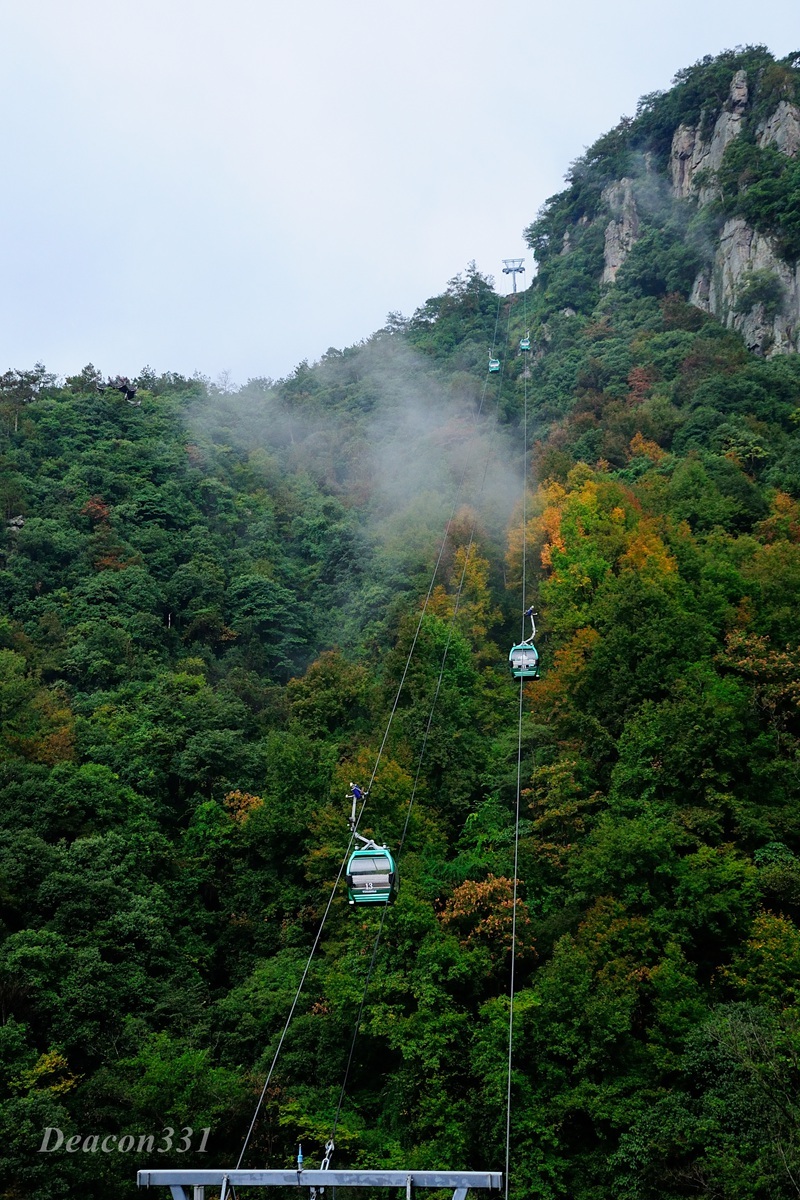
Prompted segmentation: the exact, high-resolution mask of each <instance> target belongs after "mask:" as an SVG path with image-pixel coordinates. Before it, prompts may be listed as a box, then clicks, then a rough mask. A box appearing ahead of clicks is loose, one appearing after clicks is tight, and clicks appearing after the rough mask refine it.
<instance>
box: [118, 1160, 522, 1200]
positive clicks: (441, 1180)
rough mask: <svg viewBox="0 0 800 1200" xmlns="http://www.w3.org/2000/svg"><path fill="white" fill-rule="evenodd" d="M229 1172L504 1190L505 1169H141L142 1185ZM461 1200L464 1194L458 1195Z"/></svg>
mask: <svg viewBox="0 0 800 1200" xmlns="http://www.w3.org/2000/svg"><path fill="white" fill-rule="evenodd" d="M226 1176H227V1178H228V1182H229V1183H231V1184H233V1185H234V1186H235V1187H332V1188H333V1187H399V1188H404V1189H408V1188H409V1187H415V1188H452V1189H453V1190H454V1191H455V1192H456V1193H458V1192H461V1191H465V1190H466V1189H469V1188H487V1189H489V1190H490V1191H495V1192H497V1191H501V1190H502V1187H503V1174H502V1171H235V1170H232V1169H230V1168H229V1169H228V1170H209V1169H202V1170H184V1171H181V1170H154V1171H139V1172H138V1174H137V1177H136V1178H137V1183H138V1185H139V1187H170V1188H172V1187H179V1188H180V1187H183V1188H190V1187H195V1188H197V1187H220V1186H221V1184H222V1181H223V1179H224V1178H225V1177H226ZM458 1200H461V1197H458Z"/></svg>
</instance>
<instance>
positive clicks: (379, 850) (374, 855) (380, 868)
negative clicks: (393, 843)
mask: <svg viewBox="0 0 800 1200" xmlns="http://www.w3.org/2000/svg"><path fill="white" fill-rule="evenodd" d="M398 884H399V876H398V872H397V866H396V864H395V861H394V859H393V858H392V856H391V854H390V853H389V851H388V850H387V849H386V847H385V846H376V845H375V843H374V842H372V843H369V844H368V845H366V846H364V847H363V848H362V849H360V850H354V851H353V853H352V854H351V855H350V861H349V862H348V864H347V900H348V903H350V904H391V903H392V902H393V900H394V899H395V897H396V896H397V889H398Z"/></svg>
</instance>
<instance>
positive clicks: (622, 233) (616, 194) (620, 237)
mask: <svg viewBox="0 0 800 1200" xmlns="http://www.w3.org/2000/svg"><path fill="white" fill-rule="evenodd" d="M632 185H633V181H632V180H631V179H620V180H619V181H618V182H616V183H610V184H609V185H608V187H606V188H604V189H603V195H602V199H603V200H604V201H605V203H606V204H607V205H608V207H609V208H610V209H611V213H612V217H611V220H610V221H609V223H608V225H607V226H606V242H605V248H604V252H603V253H604V266H603V280H602V281H603V283H613V282H614V280H615V279H616V278H617V271H618V270H619V269H620V267H621V266H622V264H623V263H624V262H625V259H626V258H627V257H628V253H629V252H630V249H631V246H633V244H634V242H635V241H636V240H637V238H638V236H639V213H638V212H637V210H636V200H635V199H634V195H633V186H632Z"/></svg>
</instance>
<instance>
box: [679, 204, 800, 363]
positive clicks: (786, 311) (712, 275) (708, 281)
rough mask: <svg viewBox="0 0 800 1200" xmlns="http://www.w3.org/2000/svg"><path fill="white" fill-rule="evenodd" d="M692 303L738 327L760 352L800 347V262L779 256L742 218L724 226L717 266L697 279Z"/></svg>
mask: <svg viewBox="0 0 800 1200" xmlns="http://www.w3.org/2000/svg"><path fill="white" fill-rule="evenodd" d="M756 284H758V285H759V287H755V286H754V285H756ZM759 291H760V292H761V293H763V292H764V291H767V292H769V293H770V297H771V299H770V300H766V301H765V300H764V299H761V298H759ZM748 294H750V295H752V297H753V302H752V304H748V303H747V297H748ZM690 303H691V304H694V305H696V306H697V307H698V308H702V309H705V310H706V312H710V313H713V314H714V316H715V317H717V318H718V320H720V321H722V322H723V323H724V324H725V325H727V326H728V328H730V329H737V330H738V331H739V332H740V333H741V334H742V337H743V338H744V340H745V342H746V343H747V345H748V347H749V349H750V350H752V351H754V352H755V353H756V354H763V355H765V356H766V357H767V358H771V357H772V356H773V355H774V354H793V353H796V352H797V351H798V349H800V263H794V264H789V263H787V262H785V261H784V260H783V259H782V258H779V257H778V255H777V254H776V253H775V251H774V249H773V247H772V243H771V241H770V239H769V238H768V237H766V236H765V235H764V234H761V233H757V232H756V231H755V230H754V229H752V228H751V227H750V226H749V225H748V224H747V223H746V222H745V221H743V220H741V218H739V217H736V218H734V219H733V220H730V221H726V222H725V225H724V226H723V228H722V233H721V234H720V240H719V246H718V248H717V252H716V255H715V257H714V263H713V266H712V268H711V270H710V271H705V272H702V273H701V274H700V275H699V276H698V278H697V279H696V280H695V284H694V287H693V289H692V294H691V296H690Z"/></svg>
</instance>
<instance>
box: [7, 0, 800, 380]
mask: <svg viewBox="0 0 800 1200" xmlns="http://www.w3.org/2000/svg"><path fill="white" fill-rule="evenodd" d="M748 43H764V44H765V45H767V46H768V47H769V49H770V50H771V51H772V52H773V53H774V54H775V55H777V56H779V57H782V56H784V55H786V54H789V53H790V52H792V51H794V50H795V49H800V7H798V5H797V0H773V2H772V3H771V4H770V5H758V4H754V3H753V0H746V2H744V0H702V2H701V3H697V2H696V0H691V2H690V0H671V3H670V4H669V5H666V4H664V3H663V0H606V3H604V4H602V5H600V4H597V3H596V0H572V2H571V3H570V4H569V5H566V4H559V3H554V2H553V0H549V2H548V3H543V2H542V0H403V2H402V3H394V4H393V3H380V2H379V0H371V2H367V0H293V3H289V2H287V0H281V2H280V3H279V2H278V0H225V3H221V2H220V0H214V2H213V3H212V2H211V0H68V2H67V0H0V45H1V46H2V48H3V68H2V72H0V105H2V112H3V119H2V121H0V154H2V160H1V161H2V163H3V171H2V181H0V371H3V370H6V369H8V368H9V367H14V368H18V369H24V368H28V367H31V366H32V365H33V364H34V362H37V361H40V362H43V363H44V364H45V366H46V367H47V368H48V369H49V370H51V371H54V372H56V373H57V374H59V375H68V374H74V373H77V372H78V371H79V370H80V369H81V368H82V367H83V366H85V365H86V364H87V363H89V362H92V363H93V364H94V365H95V366H96V367H98V368H99V369H100V370H101V371H102V372H103V373H104V374H113V375H116V374H124V375H129V376H134V375H136V374H137V373H138V372H139V370H141V368H142V367H143V366H145V365H146V364H147V365H150V366H151V367H152V368H153V369H155V370H156V371H157V372H162V371H177V372H180V373H181V374H185V375H192V374H194V373H195V372H199V373H200V374H202V375H205V376H207V377H209V378H210V379H212V380H215V381H225V382H227V383H228V384H234V385H235V384H243V383H245V382H246V381H247V380H248V379H249V378H256V377H263V376H269V377H272V378H275V379H277V378H281V377H283V376H285V375H288V374H290V373H291V371H292V370H293V368H294V367H295V366H296V365H297V363H299V362H300V361H302V360H303V359H307V360H308V361H309V362H314V361H316V360H317V359H318V358H319V357H320V356H321V355H322V354H324V353H325V351H326V350H327V349H328V348H329V347H332V346H333V347H337V348H342V347H344V346H348V345H353V344H354V343H356V342H358V341H360V340H361V339H362V338H366V337H368V336H369V335H370V334H371V333H372V332H374V331H375V330H376V329H379V328H381V327H382V326H383V324H384V322H385V319H386V315H387V313H389V312H390V311H400V312H403V313H404V314H405V315H406V316H409V315H411V313H413V311H414V310H415V309H416V308H417V307H418V306H419V305H421V304H423V303H424V302H425V300H426V299H427V298H428V297H430V296H434V295H437V294H439V293H441V292H442V291H443V290H444V288H445V287H446V285H447V281H448V280H449V279H450V278H452V277H453V276H454V275H456V274H457V273H458V272H459V271H462V270H463V269H464V268H465V267H466V266H467V264H468V263H469V262H470V261H472V260H474V261H475V262H476V263H477V266H478V268H479V269H480V270H481V271H483V272H484V273H486V274H489V275H493V276H494V277H495V279H496V281H497V285H498V287H499V288H500V289H501V290H510V283H509V277H508V276H504V275H503V274H502V266H503V259H505V258H513V257H524V258H525V265H526V269H527V275H526V276H525V277H524V278H526V279H528V280H530V278H531V273H532V270H533V260H532V258H531V255H530V251H529V250H528V249H527V247H526V246H525V242H524V238H523V230H524V228H525V226H527V225H528V224H529V223H530V222H531V221H532V220H534V218H535V217H536V213H537V211H538V209H539V208H540V207H541V205H542V204H543V203H544V201H545V200H546V199H547V197H548V196H551V195H552V194H553V193H554V192H557V191H559V190H560V189H561V188H562V187H563V178H564V174H565V172H566V171H567V169H568V167H569V165H570V163H571V162H572V161H573V160H574V159H575V158H577V157H578V156H579V155H580V154H581V153H582V152H583V151H584V149H585V148H586V147H587V146H589V145H591V144H592V142H594V141H595V140H596V139H597V138H598V137H599V136H600V135H601V134H602V133H604V132H606V131H607V130H608V129H610V128H611V127H612V126H613V125H615V124H616V123H617V121H618V120H619V119H620V117H621V116H623V115H632V114H633V113H634V112H635V109H636V102H637V99H638V98H639V96H641V95H642V94H644V93H647V92H652V91H655V90H657V89H663V88H668V87H669V85H670V81H671V79H672V77H673V75H674V74H675V72H676V71H677V70H679V69H680V68H681V67H684V66H688V65H690V64H691V63H693V62H695V61H697V59H699V58H701V57H702V56H703V55H705V54H717V53H719V52H720V51H721V50H723V49H727V48H731V47H734V46H736V45H745V44H748Z"/></svg>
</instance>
